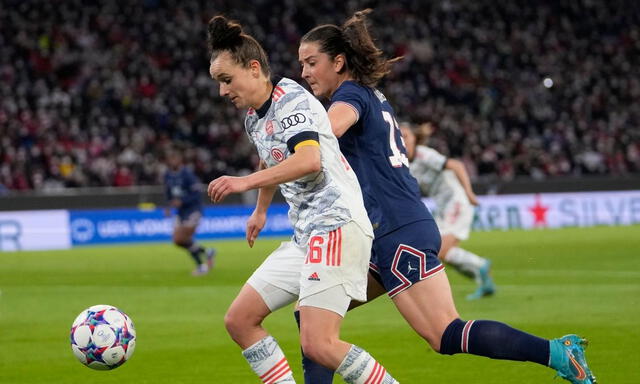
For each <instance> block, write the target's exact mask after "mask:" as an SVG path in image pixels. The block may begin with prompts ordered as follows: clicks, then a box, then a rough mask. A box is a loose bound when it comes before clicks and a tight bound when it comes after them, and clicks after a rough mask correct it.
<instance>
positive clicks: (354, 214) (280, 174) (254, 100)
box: [208, 16, 397, 384]
mask: <svg viewBox="0 0 640 384" xmlns="http://www.w3.org/2000/svg"><path fill="white" fill-rule="evenodd" d="M208 33H209V48H210V50H211V53H212V55H211V66H210V74H211V77H212V78H213V79H214V80H216V81H217V82H219V83H220V95H221V96H223V97H227V98H229V99H230V100H231V102H232V103H233V104H234V105H235V106H236V107H237V108H248V112H247V116H246V119H245V128H246V131H247V135H248V136H249V138H250V140H251V141H252V142H253V143H254V144H255V146H256V148H257V149H258V153H259V155H260V159H261V168H262V169H261V170H259V171H257V172H255V173H253V174H251V175H248V176H244V177H231V176H223V177H220V178H217V179H215V180H213V181H212V182H211V183H210V184H209V187H208V194H209V196H210V197H211V200H212V201H213V202H220V201H222V200H223V199H224V198H225V197H226V196H227V195H228V194H230V193H241V192H244V191H247V190H249V189H256V188H258V189H259V193H258V202H257V204H256V209H255V210H254V212H253V214H252V215H251V217H250V218H249V220H248V222H247V241H248V243H249V245H250V246H253V242H254V241H255V239H256V237H257V236H258V234H259V232H260V230H261V229H262V228H263V226H264V224H265V221H266V210H267V207H268V206H269V204H270V202H271V199H272V197H273V194H274V192H275V188H276V186H278V185H279V186H280V191H281V192H282V195H283V196H284V197H285V199H286V201H287V203H288V204H289V206H290V209H289V218H290V220H291V223H292V225H293V228H294V236H293V239H292V241H290V242H284V243H282V245H281V246H280V247H279V248H278V249H277V250H275V251H274V252H273V253H272V254H271V255H269V257H267V259H266V260H265V261H264V262H263V264H262V265H261V266H260V267H259V268H258V269H257V270H256V271H255V272H254V273H253V275H252V276H251V277H250V278H249V280H248V281H247V284H245V286H244V287H243V288H242V290H241V291H240V293H239V294H238V296H237V297H236V299H235V300H234V302H233V303H232V304H231V307H230V308H229V310H228V311H227V314H226V316H225V326H226V328H227V331H228V332H229V334H230V335H231V337H232V338H233V340H234V341H235V342H236V343H237V344H238V345H239V346H240V347H241V348H242V349H243V355H244V356H245V358H246V359H247V361H248V362H249V364H250V365H251V368H252V369H253V370H254V372H255V373H256V374H257V375H258V376H259V377H260V379H261V380H262V381H263V382H264V383H293V382H294V380H293V376H292V374H291V369H290V367H289V364H288V362H287V360H286V358H285V356H284V354H283V352H282V350H281V349H280V347H279V346H278V344H277V342H276V341H275V339H274V338H273V337H271V336H270V335H269V334H268V333H267V331H266V330H265V329H264V328H263V327H262V323H263V320H264V319H265V318H266V317H267V316H268V315H269V314H270V313H271V312H273V311H275V310H276V309H279V308H281V307H283V306H285V305H287V304H290V303H292V302H294V301H296V300H299V307H300V314H301V332H300V338H301V345H302V348H303V350H304V352H305V353H306V354H307V355H310V356H312V358H313V359H314V360H315V361H317V362H318V363H320V364H322V365H324V366H326V367H327V368H330V369H334V370H336V371H337V372H338V373H339V374H340V375H342V377H343V379H344V380H345V381H346V382H347V383H357V384H364V383H371V382H376V383H384V384H393V383H397V381H396V380H395V379H393V377H391V375H389V374H388V373H387V372H386V371H385V370H384V368H383V367H382V366H381V365H380V364H379V363H378V362H377V361H375V359H373V358H372V357H371V356H370V355H369V354H368V353H367V352H366V351H364V350H362V349H361V348H358V347H357V346H355V345H352V344H349V343H346V342H344V341H342V340H340V338H339V331H340V324H341V322H342V318H343V317H344V315H345V313H346V312H347V308H348V307H349V303H350V301H351V300H358V301H365V300H366V289H367V271H368V267H369V256H370V252H371V243H372V240H373V229H372V226H371V223H370V222H369V219H368V216H367V213H366V210H365V208H364V203H363V200H362V192H361V190H360V186H359V184H358V180H357V178H356V175H355V173H354V172H353V170H351V167H350V166H349V164H348V163H347V161H346V160H345V159H344V157H343V156H342V154H341V153H340V150H339V146H338V142H337V139H336V138H335V136H334V135H333V133H332V130H331V126H330V123H329V119H328V116H327V113H326V112H325V110H324V108H323V106H322V104H320V102H319V101H317V99H316V98H315V97H314V96H313V95H311V94H310V93H308V92H307V91H306V90H305V89H304V88H303V87H302V86H300V85H299V84H297V83H296V82H294V81H292V80H289V79H286V78H279V79H275V80H271V79H270V71H269V65H268V61H267V57H266V54H265V52H264V50H263V49H262V47H261V46H260V44H259V43H258V42H257V41H256V40H255V39H254V38H253V37H251V36H249V35H247V34H244V33H243V32H242V28H241V26H240V25H238V24H236V23H233V22H230V21H228V20H227V19H226V18H224V17H222V16H216V17H214V18H213V19H211V21H210V22H209V28H208Z"/></svg>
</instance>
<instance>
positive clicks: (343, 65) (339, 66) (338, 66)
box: [333, 53, 347, 73]
mask: <svg viewBox="0 0 640 384" xmlns="http://www.w3.org/2000/svg"><path fill="white" fill-rule="evenodd" d="M345 69H347V58H346V57H345V56H344V53H340V54H338V55H336V57H334V58H333V70H334V71H335V72H336V73H342V72H344V70H345Z"/></svg>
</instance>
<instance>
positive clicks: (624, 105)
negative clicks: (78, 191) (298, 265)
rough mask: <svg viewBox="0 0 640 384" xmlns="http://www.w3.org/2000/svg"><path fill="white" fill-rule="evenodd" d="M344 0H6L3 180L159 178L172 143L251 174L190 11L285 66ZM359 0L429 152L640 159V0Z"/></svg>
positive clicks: (395, 96)
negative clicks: (212, 18) (393, 61)
mask: <svg viewBox="0 0 640 384" xmlns="http://www.w3.org/2000/svg"><path fill="white" fill-rule="evenodd" d="M356 3H357V2H341V3H336V4H329V3H326V2H319V1H311V2H309V1H302V0H290V1H282V0H279V1H264V0H263V1H255V2H251V3H250V4H243V5H242V7H241V8H239V7H237V5H236V4H235V3H234V2H232V1H230V0H218V1H200V0H185V1H181V2H177V3H174V2H167V1H163V0H144V1H142V0H141V1H133V2H110V1H104V0H102V1H96V2H91V3H86V2H82V1H80V0H70V1H64V2H50V1H45V0H34V1H28V2H25V1H19V0H6V1H4V2H3V7H2V9H0V133H1V134H0V179H1V182H2V184H3V185H4V186H5V188H7V189H9V190H28V189H38V190H58V189H60V188H68V187H83V186H104V185H117V183H118V182H121V181H117V180H119V179H117V178H116V175H118V172H119V170H121V168H123V167H124V168H127V169H128V171H129V173H130V179H131V181H127V182H126V183H133V184H135V185H146V184H161V182H162V172H163V165H162V164H161V160H162V153H163V151H164V150H165V149H166V146H167V145H168V144H169V143H171V142H182V143H184V144H186V145H188V146H190V147H191V150H189V151H187V158H186V161H187V162H188V163H191V164H193V165H194V166H195V171H196V173H197V175H198V177H199V178H201V179H212V178H215V177H217V176H220V175H222V174H239V173H247V172H250V171H252V170H253V169H254V168H255V165H256V164H255V163H256V156H255V154H254V153H253V150H252V149H251V146H250V145H248V143H247V140H246V139H245V137H244V135H243V132H242V130H243V128H242V126H241V124H239V123H238V122H239V121H240V120H239V119H238V117H239V116H238V112H237V111H235V110H234V109H233V108H232V107H230V106H229V105H225V104H224V103H223V101H222V100H221V99H220V98H219V97H218V96H217V95H216V94H215V92H214V90H213V89H212V87H211V85H210V83H209V79H207V78H206V73H207V66H208V58H207V57H205V55H203V52H205V51H206V50H205V49H204V47H203V46H202V38H201V37H202V36H203V35H204V30H203V27H202V26H203V25H205V24H206V20H203V18H204V17H205V15H210V14H213V13H216V12H225V13H226V14H229V15H230V16H231V17H234V18H237V19H239V20H240V21H241V22H243V23H244V24H245V25H247V26H248V27H249V30H250V32H251V33H252V34H253V35H254V36H256V38H257V39H258V40H260V41H263V42H264V44H265V48H266V49H267V51H269V52H270V53H271V58H270V59H271V62H272V65H273V69H274V73H279V74H282V75H286V76H290V77H293V78H294V79H296V77H297V75H298V73H299V68H298V66H297V57H296V54H297V53H296V52H295V49H294V47H295V45H296V42H297V41H298V40H299V38H300V37H301V31H306V30H308V29H309V28H311V27H312V26H313V25H317V24H321V23H326V22H333V23H335V22H339V20H342V18H343V17H344V16H345V15H347V14H350V13H352V12H353V11H354V10H355V9H356V8H358V7H359V6H358V4H356ZM367 4H368V5H369V6H373V7H374V8H376V12H375V14H374V16H373V19H374V20H373V21H374V22H375V23H376V24H378V25H385V26H386V27H385V28H381V29H380V30H379V31H377V32H378V36H377V38H378V45H379V46H380V47H381V48H382V49H383V51H384V52H385V53H386V54H387V55H389V56H393V55H404V57H405V58H404V60H403V61H402V62H401V63H400V64H399V65H398V66H396V68H395V70H394V73H392V74H391V76H390V77H389V79H388V80H386V81H385V82H384V83H383V84H381V90H382V91H383V92H384V93H385V95H386V96H387V97H388V98H389V99H390V101H391V102H392V104H394V105H396V106H397V110H398V111H399V115H400V116H399V117H401V118H403V119H409V118H412V117H413V118H419V119H424V118H428V119H429V120H431V121H438V122H439V126H438V129H437V131H436V132H435V133H434V137H433V139H432V143H433V144H434V147H435V149H436V150H438V151H439V152H441V153H443V154H445V155H447V156H453V157H457V158H462V159H463V160H464V161H465V164H466V165H467V166H469V167H470V168H469V171H470V174H471V175H472V177H474V178H475V180H493V181H496V180H510V179H513V178H518V177H525V178H534V179H540V178H549V177H558V176H571V175H605V174H607V175H623V174H629V173H639V172H640V129H639V128H638V127H639V125H640V102H638V100H639V99H640V72H638V71H636V70H634V68H638V66H639V64H640V27H639V25H640V3H637V2H631V1H617V2H604V1H589V0H580V1H575V2H556V1H551V0H543V1H538V2H534V3H532V2H510V3H498V2H494V1H489V0H459V1H450V0H439V1H433V2H428V3H425V2H422V1H419V0H400V1H396V2H392V3H390V2H378V4H376V2H373V3H367ZM257 15H271V16H268V17H258V16H257ZM445 143H449V144H445ZM120 172H122V171H120Z"/></svg>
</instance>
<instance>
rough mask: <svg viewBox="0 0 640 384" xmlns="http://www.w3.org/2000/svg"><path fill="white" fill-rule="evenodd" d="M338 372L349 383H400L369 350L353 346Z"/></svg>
mask: <svg viewBox="0 0 640 384" xmlns="http://www.w3.org/2000/svg"><path fill="white" fill-rule="evenodd" d="M336 373H337V374H339V375H340V376H342V378H343V379H344V381H346V382H347V383H349V384H365V383H366V384H400V383H399V382H398V381H396V379H394V378H393V377H391V375H390V374H389V373H388V372H387V370H386V369H384V367H383V366H382V365H380V363H378V362H377V361H376V360H375V359H374V358H373V357H371V355H370V354H369V353H367V351H365V350H364V349H361V348H359V347H357V346H355V345H352V346H351V349H349V352H348V353H347V356H345V357H344V360H342V363H340V366H339V367H338V369H336Z"/></svg>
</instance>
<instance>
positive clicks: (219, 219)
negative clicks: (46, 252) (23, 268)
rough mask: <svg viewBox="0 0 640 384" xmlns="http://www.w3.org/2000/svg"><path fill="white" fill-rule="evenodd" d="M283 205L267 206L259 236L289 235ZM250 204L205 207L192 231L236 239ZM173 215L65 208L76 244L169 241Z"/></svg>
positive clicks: (201, 235) (207, 236) (241, 233)
mask: <svg viewBox="0 0 640 384" xmlns="http://www.w3.org/2000/svg"><path fill="white" fill-rule="evenodd" d="M288 209H289V207H288V206H287V205H286V204H273V205H272V206H271V207H270V208H269V212H268V215H267V223H266V225H265V228H264V229H263V230H262V232H261V233H260V236H290V235H292V234H293V230H292V228H291V224H290V223H289V218H288V216H287V211H288ZM252 212H253V207H248V206H222V207H206V208H205V209H204V212H203V217H202V219H201V220H200V225H199V226H198V230H197V232H196V237H197V238H199V239H216V238H238V237H244V236H245V228H246V222H247V219H248V218H249V216H250V215H251V213H252ZM173 221H174V218H173V217H166V216H165V215H164V211H163V210H161V209H150V210H139V209H108V210H87V211H85V210H74V211H69V228H70V233H71V242H72V244H73V245H74V246H76V245H87V244H110V243H130V242H142V241H169V240H171V234H172V233H173Z"/></svg>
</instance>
